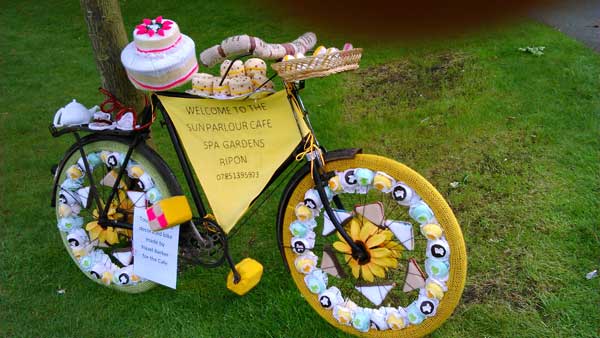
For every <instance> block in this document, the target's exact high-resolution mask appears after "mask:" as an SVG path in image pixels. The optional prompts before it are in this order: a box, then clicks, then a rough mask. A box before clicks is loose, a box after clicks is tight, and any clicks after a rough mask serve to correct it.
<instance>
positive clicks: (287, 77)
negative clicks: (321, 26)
mask: <svg viewBox="0 0 600 338" xmlns="http://www.w3.org/2000/svg"><path fill="white" fill-rule="evenodd" d="M133 38H134V41H133V42H132V43H130V44H129V45H128V46H127V47H126V48H125V49H124V50H123V52H122V54H121V59H122V62H123V65H124V66H125V68H126V70H127V74H128V76H129V79H130V80H131V82H132V83H133V84H134V85H135V86H136V87H137V88H139V89H141V90H144V91H148V92H150V93H151V95H150V96H149V97H148V99H147V104H146V108H145V109H144V111H142V112H140V113H139V114H138V113H137V112H136V111H135V110H134V109H132V108H129V107H124V106H123V105H122V104H121V103H120V102H119V101H118V100H117V99H116V98H115V97H114V96H112V94H111V93H109V92H107V91H103V93H104V94H105V96H106V100H105V101H104V102H103V103H102V104H101V105H100V106H99V107H94V108H93V109H87V108H85V107H84V106H82V105H81V104H79V103H77V102H72V103H70V104H69V105H67V106H65V107H64V108H62V109H61V110H59V111H58V112H57V114H56V116H55V120H54V123H53V125H52V126H51V127H50V129H51V133H52V135H53V136H60V135H64V134H71V135H73V136H74V137H75V140H76V142H75V143H74V144H73V146H72V147H71V148H70V149H69V150H67V152H66V154H65V156H64V158H63V159H62V160H61V161H60V163H59V164H58V166H57V167H56V171H55V176H54V193H53V199H52V205H53V206H54V207H55V208H56V217H57V225H58V228H59V233H60V236H61V238H62V240H63V242H64V245H65V247H66V249H67V252H68V253H69V254H70V255H71V257H72V258H73V260H74V262H75V263H76V265H77V266H78V268H79V269H80V270H81V271H82V272H83V273H84V274H85V275H86V276H87V277H89V278H90V279H91V280H93V281H95V282H97V283H99V284H102V285H105V286H108V287H110V288H113V289H117V290H120V291H124V292H129V293H138V292H143V291H146V290H148V289H150V288H151V287H153V286H155V285H156V283H160V284H163V285H167V286H170V287H172V288H175V286H176V275H177V259H178V257H182V256H183V257H184V258H186V259H190V260H192V261H194V262H196V263H198V264H201V265H204V266H207V267H214V266H219V265H221V264H223V263H227V264H228V265H229V266H230V268H231V272H230V274H229V275H228V277H227V287H228V288H229V289H231V290H232V291H233V292H235V293H237V294H239V295H243V294H245V293H246V292H248V291H249V290H250V289H252V288H253V287H255V286H256V285H257V283H258V282H259V280H260V278H261V275H262V271H263V269H262V265H261V264H260V263H259V262H257V261H255V260H253V259H251V258H245V259H243V260H242V261H241V262H240V263H238V264H235V263H234V260H233V259H232V257H231V255H230V253H229V247H228V235H229V234H230V231H231V230H232V229H233V228H234V226H235V225H236V224H237V223H238V221H239V220H240V219H241V218H242V216H243V215H244V214H245V213H246V212H247V211H248V210H249V209H252V208H253V203H254V202H255V201H256V199H257V197H259V196H260V195H261V193H263V192H264V191H265V190H266V189H267V188H268V187H269V186H270V185H271V184H272V183H273V182H274V181H275V180H276V178H277V177H279V176H280V175H281V174H282V172H284V171H285V169H286V168H288V167H289V166H290V165H291V164H292V163H295V162H297V161H303V160H305V161H306V163H305V164H304V165H303V166H301V168H300V169H299V170H298V171H297V172H295V173H294V174H293V176H292V178H291V179H290V180H289V183H288V184H287V187H286V188H285V189H284V192H283V195H282V197H281V200H280V203H279V211H278V215H277V222H276V232H275V234H276V236H277V241H278V245H279V250H280V252H281V255H282V258H283V261H284V263H285V266H286V268H287V269H288V270H289V272H290V274H291V276H292V279H293V280H294V283H295V285H296V286H297V288H298V290H299V291H300V293H301V294H302V295H303V298H304V299H305V300H306V301H307V302H308V303H309V304H310V306H311V307H312V308H313V309H314V310H315V311H316V312H317V313H318V314H319V315H320V316H321V317H323V318H324V319H325V320H327V321H328V322H329V323H330V324H331V325H333V326H335V327H337V328H339V329H341V330H344V331H346V332H349V333H352V334H356V335H369V336H394V337H399V336H406V337H412V336H420V335H424V334H427V333H429V332H431V331H433V330H434V329H435V328H437V327H438V326H439V325H441V323H443V322H444V321H445V320H446V319H447V318H448V317H449V316H450V314H451V313H452V311H453V310H454V308H455V307H456V305H457V304H458V301H459V299H460V296H461V293H462V289H463V287H464V282H465V277H466V252H465V246H464V241H463V238H462V233H461V230H460V227H459V225H458V223H457V221H456V219H455V217H454V215H453V213H452V211H451V209H450V208H449V206H448V204H447V203H446V202H445V200H444V198H443V197H442V196H441V195H440V194H439V193H438V192H437V191H436V190H435V188H434V187H433V186H432V185H431V184H430V183H429V182H427V180H425V179H424V178H423V177H421V176H420V175H419V174H418V173H416V172H415V171H413V170H411V169H410V168H408V167H406V166H405V165H403V164H401V163H399V162H397V161H395V160H392V159H389V158H386V157H382V156H378V155H371V154H363V153H362V151H361V150H360V149H357V148H349V149H341V150H333V151H328V150H325V148H324V147H322V146H321V145H320V144H319V142H318V141H317V138H316V136H315V132H314V130H313V128H312V126H311V124H310V120H309V114H308V111H307V109H306V107H305V106H304V105H303V102H302V100H301V97H300V92H301V90H302V89H303V88H304V86H305V80H306V79H310V78H314V77H323V76H329V75H332V74H335V73H339V72H343V71H349V70H353V69H356V68H358V63H359V61H360V58H361V55H362V50H361V49H360V48H353V46H352V45H351V44H349V43H347V44H346V45H344V46H343V48H341V49H340V50H338V49H336V48H333V47H330V48H326V47H324V46H319V47H318V48H314V47H315V46H316V36H315V35H314V34H313V33H306V34H304V35H302V36H301V37H300V38H298V39H297V40H295V41H293V42H291V43H285V44H270V43H266V42H264V41H263V40H261V39H259V38H257V37H252V36H248V35H240V36H234V37H230V38H227V39H225V40H224V41H222V42H221V43H220V44H218V45H216V46H213V47H211V48H209V49H206V50H205V51H203V52H202V53H200V56H199V59H200V62H201V64H202V65H203V66H206V67H208V69H209V70H210V69H211V67H213V66H215V65H217V64H219V63H221V65H220V68H219V69H218V72H219V74H218V75H213V74H209V73H199V72H198V68H199V65H198V61H197V58H196V52H195V45H194V42H193V41H192V39H190V38H189V37H188V36H186V35H184V34H182V33H181V32H180V30H179V27H178V25H177V24H176V23H175V22H174V21H173V20H168V19H165V18H162V17H157V18H155V19H144V20H143V21H142V22H141V23H140V25H138V26H137V27H136V28H135V29H134V31H133ZM265 60H275V62H274V63H272V64H271V68H272V69H273V70H274V71H275V73H274V74H273V75H271V76H269V75H268V74H269V71H268V67H267V63H266V61H265ZM277 76H279V77H280V78H281V79H282V80H283V81H282V82H283V89H282V90H279V91H276V90H275V84H274V83H273V82H272V81H273V80H274V79H275V77H277ZM190 81H191V82H192V88H191V89H190V90H188V91H187V92H186V93H183V92H175V91H167V90H170V89H172V88H175V87H178V86H181V85H184V84H187V83H188V82H190ZM158 113H160V115H161V117H162V120H163V124H164V126H166V128H167V131H168V134H169V138H170V141H171V142H172V144H173V147H174V150H175V153H176V154H177V158H178V160H179V162H180V164H181V169H182V172H183V175H184V176H185V180H186V184H187V186H188V187H189V191H190V195H191V200H192V202H193V203H192V205H193V207H194V209H195V212H192V207H190V204H189V203H188V199H187V198H186V197H185V196H184V194H183V190H182V188H181V186H180V184H179V182H178V180H177V179H176V177H175V175H174V174H173V172H172V171H171V169H170V168H169V167H168V166H167V164H166V163H165V162H164V160H163V159H162V158H161V157H160V155H159V154H158V153H156V152H155V151H154V150H152V149H151V148H150V147H149V146H148V145H147V140H148V137H149V133H150V126H151V125H152V123H153V122H154V121H155V119H156V118H157V114H158ZM83 134H86V135H85V136H82V135H83ZM198 183H199V184H200V186H201V187H202V192H203V194H202V193H201V190H200V187H199V185H198ZM194 214H195V215H194Z"/></svg>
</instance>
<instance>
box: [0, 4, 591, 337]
mask: <svg viewBox="0 0 600 338" xmlns="http://www.w3.org/2000/svg"><path fill="white" fill-rule="evenodd" d="M2 7H3V11H2V14H0V25H1V26H2V27H4V30H3V33H2V38H0V47H2V48H1V49H2V54H1V55H0V71H1V73H0V75H1V77H0V106H1V107H2V108H1V109H0V173H1V175H0V215H1V216H2V219H3V222H2V226H1V227H0V239H1V240H0V336H25V337H31V336H57V337H65V336H84V337H91V336H136V337H137V336H144V337H165V336H198V337H258V336H261V337H262V336H273V337H283V336H285V337H332V336H343V335H342V334H341V333H339V332H337V331H336V330H334V329H333V328H332V327H330V326H329V325H328V324H326V323H325V322H324V321H322V320H321V319H320V318H319V317H318V316H317V315H316V314H315V313H313V311H312V310H311V309H310V307H309V306H308V304H306V303H305V302H303V301H302V299H301V297H300V296H299V293H298V292H297V291H296V290H295V287H294V285H293V282H292V281H291V279H290V278H289V277H288V275H287V273H286V271H285V269H284V267H283V265H282V264H281V258H280V256H279V253H278V251H277V249H276V239H275V213H276V204H277V198H274V199H272V200H271V201H270V202H268V203H266V204H265V205H264V206H263V207H262V208H261V210H259V212H257V213H256V214H255V215H253V216H252V218H251V219H250V220H249V222H248V224H246V225H244V226H243V227H242V228H241V229H240V232H239V233H238V234H237V235H236V236H235V237H234V239H233V241H232V246H233V247H234V255H235V257H237V258H238V259H241V257H244V256H251V257H253V258H255V259H257V260H259V261H260V262H262V263H263V264H264V265H265V275H264V277H263V280H262V281H261V283H260V284H259V285H258V287H257V288H256V289H254V290H253V291H252V292H250V293H249V294H248V295H247V296H245V297H241V298H240V297H237V296H235V295H234V294H232V293H230V292H229V291H228V290H227V289H226V288H225V276H226V273H227V269H226V268H225V267H221V268H217V269H203V268H200V267H198V268H196V267H192V268H189V269H186V270H185V271H184V272H182V273H181V274H180V277H179V283H178V289H177V291H173V290H170V289H167V288H157V289H154V290H152V291H150V292H147V293H145V294H141V295H136V296H130V295H124V294H120V293H115V292H112V291H110V290H107V289H105V288H101V287H99V286H97V285H95V284H94V283H91V282H90V281H89V280H87V278H86V277H85V276H83V275H82V274H81V273H79V271H78V270H77V268H76V267H75V266H74V265H73V263H72V262H71V259H70V258H69V256H68V255H67V254H66V252H65V251H64V248H63V247H62V243H61V242H60V238H59V234H58V231H57V229H56V226H55V224H54V220H53V210H52V209H51V208H50V207H49V197H50V194H51V182H52V180H51V175H50V171H49V168H50V166H51V165H52V164H54V163H56V162H57V161H58V160H59V159H60V157H61V156H62V154H63V151H64V150H65V149H66V148H67V146H68V145H69V144H70V142H71V141H72V140H71V139H70V138H69V137H63V138H59V139H53V138H52V137H51V136H50V135H49V133H48V132H47V129H46V128H47V125H48V124H49V123H50V122H51V119H52V116H53V114H54V112H55V111H56V110H57V109H58V108H59V107H61V106H63V105H64V104H66V103H67V102H68V101H69V100H70V99H72V98H77V99H78V101H80V102H83V103H85V104H86V105H89V106H91V105H93V104H97V103H99V101H100V99H101V97H100V95H99V94H98V93H97V92H96V88H97V87H98V85H99V77H98V74H97V72H96V68H95V64H94V61H93V55H92V51H91V46H90V43H89V41H88V37H87V33H86V29H85V25H84V22H83V19H82V16H81V13H80V9H79V7H78V4H77V2H73V1H70V2H67V1H63V2H57V1H53V2H47V3H44V4H37V3H36V4H34V3H33V2H31V3H30V2H18V3H16V2H15V3H12V4H10V5H6V4H5V5H4V6H2ZM148 8H151V10H148ZM122 11H123V16H124V19H125V25H126V27H127V29H128V30H129V29H130V28H131V27H133V26H134V24H135V23H136V22H137V20H139V18H141V17H144V16H153V15H156V14H164V15H165V16H167V17H170V18H174V19H176V20H177V21H178V23H179V24H180V26H181V27H182V30H183V31H184V33H186V34H188V35H189V36H191V37H192V38H193V39H194V40H195V42H196V45H197V50H198V51H199V50H200V49H202V48H204V47H208V46H211V45H213V44H215V43H217V42H218V41H220V40H221V39H223V38H224V37H226V36H229V35H233V34H239V33H246V32H247V33H252V34H255V35H257V36H261V37H264V38H265V39H266V40H272V41H280V40H289V39H290V38H294V37H295V36H297V35H299V34H300V33H302V32H303V31H305V30H309V29H310V28H308V27H303V26H302V25H301V24H299V23H297V22H295V21H293V20H292V19H282V20H278V21H272V20H269V16H268V13H264V14H263V13H262V12H257V11H254V10H250V9H249V7H248V6H247V5H239V4H237V3H232V2H219V3H213V2H203V3H202V4H196V3H193V2H190V1H188V2H183V1H169V2H160V3H158V4H156V5H152V6H147V5H145V3H142V2H140V3H134V2H129V1H128V2H123V3H122ZM317 33H318V36H319V37H320V40H321V42H322V43H324V44H327V45H333V44H335V45H340V44H341V43H343V42H344V38H343V37H339V36H331V35H328V34H326V33H322V32H317ZM353 42H354V45H356V46H362V47H364V48H365V55H364V58H363V61H362V64H361V68H362V70H361V71H359V72H357V73H354V74H342V75H339V76H335V77H329V78H326V79H317V80H311V81H308V83H307V85H308V87H307V89H306V90H305V93H304V98H305V103H306V104H307V106H308V107H309V108H310V109H311V110H312V111H313V113H312V114H311V120H312V122H313V124H314V126H315V129H316V130H317V135H318V136H319V139H320V141H321V142H322V143H323V144H325V145H327V146H328V148H329V149H334V148H344V147H355V146H360V147H363V149H364V150H365V151H366V152H373V153H379V154H384V155H387V156H390V157H393V158H396V159H398V160H400V161H402V162H404V163H406V164H407V165H409V166H411V167H413V168H414V169H416V170H417V171H419V172H420V173H422V174H423V175H424V176H425V177H426V178H428V179H429V180H430V181H431V182H432V183H434V185H435V186H437V187H438V189H439V190H440V191H441V192H442V194H443V195H444V196H445V197H446V198H447V200H448V201H449V203H450V204H451V206H452V208H453V209H454V210H455V213H456V215H457V217H458V219H459V222H460V223H461V226H462V228H463V231H464V235H465V240H466V242H467V246H468V254H469V272H468V281H467V286H466V288H465V292H464V295H463V298H462V302H461V304H460V305H459V307H458V308H457V310H456V311H455V314H454V315H453V316H452V317H451V318H450V320H449V321H448V322H446V323H445V324H444V325H443V326H442V327H441V328H440V329H439V330H438V331H436V332H435V333H434V336H436V337H481V336H488V337H492V336H493V337H540V336H547V337H558V336H561V337H574V336H577V337H593V336H597V335H598V334H599V332H598V327H599V326H600V311H598V309H599V308H600V296H599V292H598V290H599V288H600V285H599V283H600V282H599V281H600V279H595V280H591V281H588V280H586V279H585V278H584V275H585V273H587V272H588V271H591V270H593V269H595V268H597V267H598V259H599V257H600V239H599V235H598V234H600V227H599V225H598V219H599V218H600V211H599V210H600V208H599V203H598V202H599V193H600V152H599V149H600V96H599V95H598V88H600V57H599V56H598V55H597V54H595V53H593V52H592V51H590V50H588V49H587V48H585V47H583V46H582V45H581V44H579V43H577V42H574V41H573V40H571V39H569V38H567V37H565V36H563V35H562V34H561V33H559V32H556V31H554V30H552V29H549V28H547V27H545V26H542V25H539V24H536V23H531V22H527V23H522V24H518V25H515V26H512V27H511V28H504V29H497V30H495V31H494V32H489V33H485V34H480V35H477V36H470V37H465V38H462V39H458V40H451V41H435V42H431V43H427V44H426V43H423V44H422V45H420V46H406V45H399V44H397V45H384V44H382V43H379V42H376V41H367V40H362V41H360V40H357V41H353ZM530 45H541V46H546V50H545V55H544V56H541V57H535V56H532V55H530V54H526V53H522V52H519V51H518V50H517V49H518V48H519V47H525V46H530ZM165 134H166V133H165V131H164V129H161V128H158V127H155V135H156V136H155V138H156V142H157V144H158V148H159V149H160V151H161V153H163V154H164V155H165V157H166V158H167V160H168V161H169V162H170V163H171V164H174V156H173V154H172V153H171V151H170V150H171V148H170V145H169V144H168V143H167V139H166V135H165ZM175 167H176V166H175ZM455 181H456V182H460V185H459V186H458V187H457V188H451V187H450V183H451V182H455ZM279 193H280V191H279V190H278V191H276V192H275V195H274V196H275V197H277V196H278V195H279ZM58 289H65V290H66V293H65V294H64V295H59V294H57V290H58Z"/></svg>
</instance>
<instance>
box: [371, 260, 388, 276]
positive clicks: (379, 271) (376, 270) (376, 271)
mask: <svg viewBox="0 0 600 338" xmlns="http://www.w3.org/2000/svg"><path fill="white" fill-rule="evenodd" d="M367 266H368V267H369V269H370V270H371V272H372V273H373V275H375V276H377V277H379V278H385V269H384V268H383V267H381V266H379V265H377V264H374V263H373V262H371V263H369V264H367Z"/></svg>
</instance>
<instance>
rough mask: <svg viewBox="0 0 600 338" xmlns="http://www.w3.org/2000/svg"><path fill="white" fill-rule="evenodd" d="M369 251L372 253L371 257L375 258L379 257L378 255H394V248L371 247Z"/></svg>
mask: <svg viewBox="0 0 600 338" xmlns="http://www.w3.org/2000/svg"><path fill="white" fill-rule="evenodd" d="M369 253H370V254H371V257H374V258H377V257H390V256H392V255H393V252H392V250H390V249H386V248H375V249H371V250H369Z"/></svg>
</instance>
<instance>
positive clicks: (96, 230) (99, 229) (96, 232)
mask: <svg viewBox="0 0 600 338" xmlns="http://www.w3.org/2000/svg"><path fill="white" fill-rule="evenodd" d="M101 233H102V227H96V228H93V229H92V230H90V231H89V234H90V241H93V240H95V239H96V238H98V236H100V234H101Z"/></svg>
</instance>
